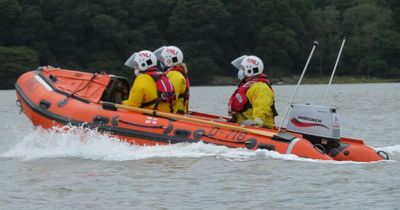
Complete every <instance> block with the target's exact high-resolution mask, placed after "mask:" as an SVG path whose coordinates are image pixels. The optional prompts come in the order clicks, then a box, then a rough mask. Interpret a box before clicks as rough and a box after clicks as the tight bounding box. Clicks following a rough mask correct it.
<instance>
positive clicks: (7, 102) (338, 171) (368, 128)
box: [0, 83, 400, 209]
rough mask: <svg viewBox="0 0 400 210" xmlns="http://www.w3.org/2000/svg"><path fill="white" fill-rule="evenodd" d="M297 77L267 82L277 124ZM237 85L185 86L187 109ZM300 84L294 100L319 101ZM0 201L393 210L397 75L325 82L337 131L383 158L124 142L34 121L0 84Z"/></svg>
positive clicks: (224, 95) (398, 133)
mask: <svg viewBox="0 0 400 210" xmlns="http://www.w3.org/2000/svg"><path fill="white" fill-rule="evenodd" d="M294 87H295V86H289V85H288V86H275V87H274V89H275V93H276V95H277V101H276V104H277V109H278V112H280V114H281V115H280V116H279V117H277V119H276V121H277V124H280V122H281V121H282V117H283V115H284V113H283V112H284V111H285V110H286V107H287V104H288V102H289V99H290V97H291V94H292V91H293V90H294ZM234 89H235V87H233V86H226V87H193V88H192V93H191V97H192V100H191V104H190V107H191V109H192V110H196V111H202V112H208V113H214V114H221V115H224V114H225V113H226V110H227V108H226V101H227V100H228V97H229V95H230V94H231V93H232V92H233V91H234ZM324 93H325V86H323V85H302V86H301V87H300V89H299V91H298V93H297V97H296V99H295V103H312V104H321V102H322V98H323V94H324ZM0 98H1V102H0V113H1V118H0V186H1V187H0V209H400V201H399V197H400V173H399V171H400V164H399V162H400V84H399V83H397V84H354V85H333V86H331V89H330V94H329V96H328V98H327V102H326V104H328V105H334V106H335V107H336V108H337V112H338V114H339V116H340V122H341V133H342V136H347V137H353V138H361V139H363V140H364V141H365V143H367V144H368V145H371V146H372V147H374V148H375V149H380V150H384V151H386V152H387V153H389V155H390V158H391V160H390V161H381V162H375V163H354V162H334V161H329V162H326V161H313V160H306V159H302V158H298V157H296V156H293V155H282V154H278V153H275V152H269V151H249V150H245V149H229V148H226V147H223V146H214V145H206V144H202V143H196V144H176V145H170V146H156V147H140V146H130V145H128V144H126V143H122V142H119V141H118V140H117V139H113V138H111V137H108V136H105V135H101V134H99V133H98V132H96V131H89V130H85V129H82V128H73V129H70V130H69V131H68V132H65V131H61V130H60V129H54V130H50V131H49V130H41V129H38V128H33V127H32V125H31V124H30V121H29V120H28V119H27V118H26V117H25V116H24V115H20V114H18V113H19V110H18V108H17V107H16V106H15V91H11V90H10V91H0Z"/></svg>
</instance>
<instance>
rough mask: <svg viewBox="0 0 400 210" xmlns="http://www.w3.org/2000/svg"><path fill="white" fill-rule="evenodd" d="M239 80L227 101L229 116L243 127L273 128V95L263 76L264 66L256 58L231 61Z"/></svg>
mask: <svg viewBox="0 0 400 210" xmlns="http://www.w3.org/2000/svg"><path fill="white" fill-rule="evenodd" d="M232 64H233V65H234V66H235V67H236V68H238V69H239V72H238V78H239V79H240V80H241V82H240V84H239V86H238V89H237V90H236V91H235V92H234V93H233V95H232V96H231V98H230V100H229V114H230V115H232V118H233V119H234V121H236V122H238V123H241V124H243V125H253V126H258V127H267V128H274V117H275V116H276V115H277V112H276V109H275V94H274V92H273V90H272V88H271V86H270V84H269V82H268V80H267V77H266V75H265V74H263V73H262V72H263V70H264V64H263V62H262V60H261V59H260V58H258V57H256V56H242V57H240V58H237V59H236V60H234V61H232Z"/></svg>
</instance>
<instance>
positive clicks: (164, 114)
mask: <svg viewBox="0 0 400 210" xmlns="http://www.w3.org/2000/svg"><path fill="white" fill-rule="evenodd" d="M100 103H102V104H108V105H111V104H112V105H113V106H115V107H116V108H118V109H124V110H128V111H134V112H140V113H144V114H148V115H153V116H159V117H165V118H169V119H175V120H182V121H186V122H192V123H198V124H204V125H211V126H214V127H218V128H224V129H229V130H234V131H240V132H245V133H251V134H256V135H260V136H267V137H273V136H275V135H276V134H277V133H275V132H270V131H263V130H256V129H249V128H245V127H240V126H234V125H229V124H224V123H219V122H215V121H211V120H202V119H197V118H191V117H187V116H184V115H178V114H172V113H167V112H160V111H157V110H149V109H142V108H138V107H131V106H126V105H121V104H113V103H108V102H100Z"/></svg>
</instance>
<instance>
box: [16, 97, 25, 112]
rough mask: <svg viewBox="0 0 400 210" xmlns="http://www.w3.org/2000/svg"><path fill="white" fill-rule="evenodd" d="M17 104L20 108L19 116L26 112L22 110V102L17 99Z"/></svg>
mask: <svg viewBox="0 0 400 210" xmlns="http://www.w3.org/2000/svg"><path fill="white" fill-rule="evenodd" d="M15 102H16V103H17V107H19V114H21V113H22V112H23V111H24V110H22V106H21V101H20V100H19V99H17V100H16V101H15Z"/></svg>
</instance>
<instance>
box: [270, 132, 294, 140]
mask: <svg viewBox="0 0 400 210" xmlns="http://www.w3.org/2000/svg"><path fill="white" fill-rule="evenodd" d="M295 138H296V137H295V136H293V135H290V134H288V133H285V132H279V133H278V134H276V135H274V136H273V137H272V140H275V141H282V142H291V141H293V139H295Z"/></svg>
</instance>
